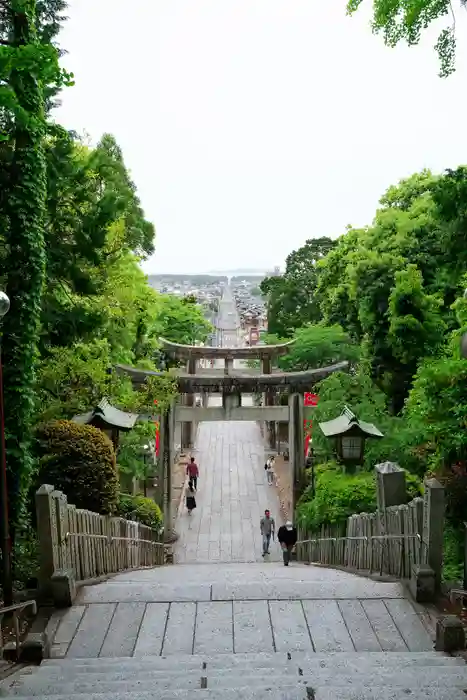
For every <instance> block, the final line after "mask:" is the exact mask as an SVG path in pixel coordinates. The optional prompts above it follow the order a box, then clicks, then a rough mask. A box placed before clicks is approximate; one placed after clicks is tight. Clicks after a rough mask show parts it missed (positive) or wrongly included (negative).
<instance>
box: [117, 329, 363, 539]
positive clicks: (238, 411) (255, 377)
mask: <svg viewBox="0 0 467 700" xmlns="http://www.w3.org/2000/svg"><path fill="white" fill-rule="evenodd" d="M166 342H168V341H166ZM171 345H172V346H173V345H175V344H173V343H172V344H171ZM287 345H288V344H287ZM175 347H176V348H177V351H178V352H179V353H186V354H187V355H188V354H189V352H190V350H191V351H192V352H193V354H192V355H191V356H190V359H189V362H191V366H190V367H188V370H190V371H183V370H178V372H177V381H178V389H179V392H180V395H181V396H183V395H184V396H191V397H192V398H193V395H194V394H196V393H200V394H202V395H203V396H205V397H208V396H209V395H210V394H221V395H222V406H219V407H212V408H208V406H207V401H205V402H204V405H203V406H200V407H198V406H193V401H192V400H191V401H190V402H189V403H188V402H187V401H186V399H185V401H184V402H183V403H180V402H177V401H174V402H173V404H172V405H171V406H170V407H169V408H168V410H167V411H166V412H165V413H164V415H162V416H161V421H160V454H161V456H162V459H161V460H160V463H159V483H161V484H163V498H162V501H163V503H161V505H162V506H163V511H164V529H165V532H166V533H169V532H170V531H171V529H172V512H171V506H172V498H171V493H172V464H173V460H174V451H175V450H174V438H175V424H176V422H177V421H181V422H182V423H188V424H189V425H190V426H191V425H192V424H193V423H194V422H201V421H224V420H235V421H267V422H269V423H274V424H275V423H277V422H288V425H289V463H290V468H291V469H292V470H293V485H294V492H293V494H292V497H293V505H295V503H296V498H297V496H298V495H299V493H300V490H301V487H302V485H303V476H304V468H305V459H304V429H303V421H304V420H305V419H312V417H313V411H314V409H313V407H305V406H304V405H303V394H304V392H306V391H310V390H311V389H312V388H313V387H314V386H315V385H316V384H317V383H318V382H320V381H321V380H322V379H325V378H326V377H327V376H329V375H330V374H332V373H333V372H338V371H345V370H347V369H348V365H349V363H348V362H339V363H337V364H334V365H330V366H328V367H321V368H319V369H312V370H306V371H303V372H274V373H271V372H268V373H264V372H262V373H258V372H257V371H255V370H247V369H243V370H238V371H236V370H234V369H233V360H234V359H237V358H238V359H244V358H245V356H246V357H247V358H248V357H251V355H252V354H253V353H250V354H249V355H246V352H245V351H247V350H250V348H206V347H199V348H197V347H194V346H183V345H180V346H177V345H175ZM266 347H267V346H266ZM285 347H286V345H283V346H280V345H273V346H269V348H270V353H271V355H272V356H273V354H274V352H276V353H277V349H278V348H284V350H285ZM269 348H268V349H269ZM263 349H264V346H261V348H258V347H255V348H251V350H254V351H255V353H256V355H257V354H258V351H263ZM215 351H219V352H218V353H216V355H215V357H216V359H219V356H220V357H221V358H223V359H224V360H225V370H224V371H221V372H219V371H218V370H217V371H216V370H206V369H203V370H202V373H200V374H196V373H195V372H196V359H195V358H201V357H206V354H208V355H209V356H210V357H213V356H214V352H215ZM221 351H222V353H223V354H221ZM195 353H196V354H195ZM204 353H206V354H204ZM239 355H240V357H239ZM229 361H231V362H230V364H229ZM269 367H270V365H269ZM116 369H117V372H119V373H124V374H127V375H128V376H130V377H131V379H132V382H133V385H134V386H135V387H138V386H141V385H143V384H144V382H145V381H146V378H147V377H150V376H155V375H158V374H160V373H158V372H153V371H150V370H144V369H137V368H134V367H128V366H126V365H117V366H116ZM256 393H263V394H266V395H267V394H269V395H272V396H274V395H275V394H276V393H281V394H287V395H288V404H287V405H286V406H274V405H265V406H242V398H241V397H242V394H256Z"/></svg>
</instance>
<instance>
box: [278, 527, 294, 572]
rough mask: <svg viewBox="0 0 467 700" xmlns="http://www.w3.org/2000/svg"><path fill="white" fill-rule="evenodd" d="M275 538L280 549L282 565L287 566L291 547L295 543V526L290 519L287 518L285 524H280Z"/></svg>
mask: <svg viewBox="0 0 467 700" xmlns="http://www.w3.org/2000/svg"><path fill="white" fill-rule="evenodd" d="M277 540H278V542H279V544H280V546H281V549H282V558H283V560H284V566H288V565H289V561H290V555H291V554H292V549H293V548H294V547H295V545H296V544H297V528H296V527H294V526H293V524H292V523H291V521H290V520H287V522H286V523H285V525H281V526H280V528H279V530H278V531H277Z"/></svg>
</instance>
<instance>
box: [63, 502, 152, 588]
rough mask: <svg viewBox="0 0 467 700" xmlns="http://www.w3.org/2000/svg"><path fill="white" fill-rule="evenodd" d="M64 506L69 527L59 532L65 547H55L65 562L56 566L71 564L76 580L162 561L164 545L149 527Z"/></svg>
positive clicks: (64, 566)
mask: <svg viewBox="0 0 467 700" xmlns="http://www.w3.org/2000/svg"><path fill="white" fill-rule="evenodd" d="M67 509H68V527H69V530H67V531H66V532H64V533H63V540H64V543H65V546H66V549H65V550H64V549H63V548H59V552H60V553H62V555H63V553H64V554H65V561H60V562H59V568H61V569H63V568H66V566H67V565H69V566H71V568H72V570H73V571H74V574H75V580H76V581H86V580H88V579H92V578H97V577H99V576H103V575H105V574H112V573H116V572H117V571H125V570H126V569H136V568H138V567H141V566H161V565H162V564H164V551H165V549H164V544H163V543H162V542H160V541H159V534H158V533H157V532H155V530H152V529H151V528H150V527H147V526H146V525H141V524H140V523H137V522H132V521H130V520H124V519H123V518H110V517H106V516H104V515H98V514H97V513H92V512H91V511H88V510H80V509H79V508H75V507H74V506H70V505H68V506H67ZM61 535H62V533H61V532H60V536H61Z"/></svg>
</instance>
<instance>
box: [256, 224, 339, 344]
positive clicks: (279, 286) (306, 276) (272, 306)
mask: <svg viewBox="0 0 467 700" xmlns="http://www.w3.org/2000/svg"><path fill="white" fill-rule="evenodd" d="M333 247H334V241H332V240H331V239H330V238H326V237H322V238H311V239H309V240H308V241H306V243H305V245H303V246H302V247H301V248H298V250H294V251H293V252H292V253H290V255H289V256H288V257H287V259H286V264H285V272H284V274H283V275H282V276H273V277H266V279H264V280H263V281H262V282H261V284H260V289H261V292H262V294H264V296H265V297H266V298H267V308H268V329H269V331H270V333H274V334H276V335H279V336H281V337H283V338H288V337H291V336H292V335H293V332H294V330H295V329H296V328H300V326H303V325H304V324H306V323H317V322H318V321H320V320H321V312H320V308H319V304H318V302H317V299H316V297H315V290H316V287H317V284H318V263H319V261H320V260H321V259H322V258H324V257H325V256H326V255H327V253H329V251H330V250H331V249H332V248H333Z"/></svg>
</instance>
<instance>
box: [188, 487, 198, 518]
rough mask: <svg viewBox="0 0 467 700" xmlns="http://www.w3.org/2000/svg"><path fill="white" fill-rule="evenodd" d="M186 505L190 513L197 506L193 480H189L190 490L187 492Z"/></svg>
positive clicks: (189, 513)
mask: <svg viewBox="0 0 467 700" xmlns="http://www.w3.org/2000/svg"><path fill="white" fill-rule="evenodd" d="M186 507H187V510H188V515H191V512H192V511H193V510H194V509H195V508H196V499H195V491H194V488H193V484H192V483H191V481H189V482H188V491H187V494H186Z"/></svg>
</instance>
